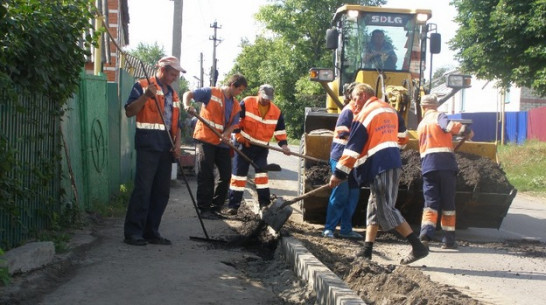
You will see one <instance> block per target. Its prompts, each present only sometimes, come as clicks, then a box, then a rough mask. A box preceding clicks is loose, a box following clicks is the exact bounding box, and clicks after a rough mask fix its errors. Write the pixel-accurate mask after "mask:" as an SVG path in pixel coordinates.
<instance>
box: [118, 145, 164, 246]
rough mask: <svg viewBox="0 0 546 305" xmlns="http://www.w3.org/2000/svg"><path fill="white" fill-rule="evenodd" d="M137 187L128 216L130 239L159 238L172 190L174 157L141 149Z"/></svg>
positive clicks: (138, 161) (132, 195) (138, 158)
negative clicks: (162, 219)
mask: <svg viewBox="0 0 546 305" xmlns="http://www.w3.org/2000/svg"><path fill="white" fill-rule="evenodd" d="M136 158H137V160H136V173H135V187H134V189H133V193H132V194H131V198H130V199H129V205H128V207H127V213H126V215H125V224H124V235H125V237H126V238H131V237H132V238H143V237H144V238H157V237H160V236H161V235H160V234H159V224H160V223H161V218H162V217H163V212H165V208H166V207H167V203H168V202H169V194H170V190H171V169H172V166H171V164H172V162H173V158H172V154H171V152H169V151H166V152H157V151H145V150H137V157H136Z"/></svg>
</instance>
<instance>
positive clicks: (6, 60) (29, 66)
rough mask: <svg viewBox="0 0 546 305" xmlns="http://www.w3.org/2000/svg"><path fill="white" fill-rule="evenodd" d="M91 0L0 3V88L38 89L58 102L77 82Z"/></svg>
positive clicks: (88, 40) (91, 38)
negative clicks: (45, 3)
mask: <svg viewBox="0 0 546 305" xmlns="http://www.w3.org/2000/svg"><path fill="white" fill-rule="evenodd" d="M93 3H94V2H93V1H89V0H73V1H69V2H67V1H48V3H47V5H44V3H43V1H39V0H6V1H2V3H1V4H0V16H2V18H0V48H1V50H2V51H1V52H0V90H2V89H7V90H8V91H10V90H12V89H13V88H14V87H16V86H17V87H18V88H20V89H21V90H28V91H32V92H33V93H35V94H43V95H46V96H48V97H50V98H51V99H52V100H54V101H57V102H59V103H60V104H63V103H65V102H66V100H67V99H68V97H70V95H72V94H73V93H74V92H75V91H76V88H77V86H78V83H79V79H80V78H79V74H80V73H81V71H82V69H83V67H84V65H85V62H86V56H89V55H90V52H89V50H90V49H91V45H92V44H95V43H96V41H97V40H96V39H97V37H98V34H99V33H96V32H95V33H93V34H90V33H92V29H93V25H92V24H91V22H90V20H92V19H93V18H94V15H93V13H94V12H95V10H96V9H95V7H94V6H93Z"/></svg>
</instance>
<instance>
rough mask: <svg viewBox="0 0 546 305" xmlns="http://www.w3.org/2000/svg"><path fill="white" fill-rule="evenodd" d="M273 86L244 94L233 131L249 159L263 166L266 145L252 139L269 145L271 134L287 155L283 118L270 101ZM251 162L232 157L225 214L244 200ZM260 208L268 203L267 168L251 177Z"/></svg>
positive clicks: (265, 163) (235, 210) (233, 209)
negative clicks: (247, 94)
mask: <svg viewBox="0 0 546 305" xmlns="http://www.w3.org/2000/svg"><path fill="white" fill-rule="evenodd" d="M273 96H274V89H273V87H272V86H271V85H268V84H264V85H262V86H260V89H259V90H258V96H247V97H245V98H244V99H243V100H242V101H241V105H240V106H241V115H240V117H241V119H240V122H239V128H237V129H235V130H234V134H235V140H236V141H237V142H238V143H239V145H240V149H241V151H242V152H243V153H244V154H245V155H247V156H248V157H249V158H250V159H252V160H253V161H254V162H255V164H256V165H258V167H259V168H266V165H267V156H268V154H269V150H268V149H267V148H264V147H261V146H257V145H252V144H251V142H255V143H259V144H262V145H269V141H270V140H271V138H272V137H273V136H274V137H275V139H276V140H277V142H278V144H279V146H280V147H282V149H283V151H284V153H285V154H286V155H290V149H289V148H288V145H287V143H288V142H287V141H286V130H285V126H284V117H283V115H282V112H281V110H280V109H279V107H277V106H276V105H275V104H273V102H272V101H273ZM249 166H250V163H249V162H248V161H247V160H246V159H245V158H243V157H240V156H239V154H236V155H235V157H234V158H233V170H232V175H231V184H230V187H229V204H228V214H231V215H236V214H237V211H238V209H239V206H240V205H241V200H242V199H243V192H244V190H245V185H246V180H247V174H248V168H249ZM254 182H255V184H256V189H257V193H258V203H259V204H260V208H263V207H265V206H267V205H269V201H270V192H269V178H268V175H267V171H263V170H258V169H257V170H256V174H255V177H254Z"/></svg>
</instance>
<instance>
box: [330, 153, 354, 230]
mask: <svg viewBox="0 0 546 305" xmlns="http://www.w3.org/2000/svg"><path fill="white" fill-rule="evenodd" d="M337 161H338V160H334V159H330V167H331V168H332V172H333V171H334V170H335V169H336V164H337ZM359 198H360V188H359V187H350V186H349V182H347V181H344V182H343V183H341V184H340V185H338V186H336V187H335V188H333V189H332V193H331V194H330V200H329V201H328V209H327V210H326V222H325V223H324V230H332V231H334V230H335V229H336V226H337V225H338V223H341V224H340V227H341V229H340V232H341V234H348V233H350V232H351V231H352V230H353V214H354V212H355V209H356V206H357V204H358V199H359Z"/></svg>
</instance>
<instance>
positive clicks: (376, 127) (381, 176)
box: [329, 84, 429, 265]
mask: <svg viewBox="0 0 546 305" xmlns="http://www.w3.org/2000/svg"><path fill="white" fill-rule="evenodd" d="M358 86H364V90H362V95H363V96H362V98H363V99H364V100H365V103H364V106H363V108H362V110H360V112H359V113H358V115H357V116H356V118H355V120H354V121H353V123H352V125H351V134H350V136H349V139H348V140H347V144H346V145H345V149H344V151H343V154H342V156H341V158H340V160H339V162H338V163H337V165H336V168H335V171H334V172H333V174H332V176H331V177H330V183H329V184H330V187H336V186H338V185H339V184H340V183H341V182H342V180H343V179H346V178H347V176H348V175H349V174H350V173H351V170H353V172H352V174H353V175H354V178H355V179H356V181H357V182H358V183H359V186H364V185H369V186H370V198H369V200H368V207H367V211H366V213H367V215H366V222H367V224H366V225H367V226H366V239H365V242H364V249H363V250H362V251H361V252H360V253H358V255H361V256H363V257H364V258H366V259H371V257H372V249H373V243H374V241H375V237H376V235H377V231H378V228H379V226H381V228H382V229H383V230H385V231H388V230H391V229H393V228H394V229H395V230H396V231H397V232H398V233H400V235H402V236H404V237H406V238H407V239H408V241H409V242H410V244H411V246H412V251H411V252H410V253H409V254H408V255H407V256H406V257H404V258H403V259H402V260H401V261H400V263H401V264H404V265H405V264H409V263H412V262H414V261H416V260H418V259H421V258H423V257H425V256H427V255H428V252H429V251H428V248H427V247H426V246H425V245H423V243H421V241H420V240H419V238H418V237H417V235H415V233H413V231H412V230H411V227H410V226H409V224H408V223H407V221H406V220H405V219H404V217H403V216H402V214H401V213H400V211H399V210H398V209H396V207H395V204H396V196H397V195H398V183H399V180H400V174H401V172H402V170H401V168H402V160H401V158H400V149H399V148H398V145H399V139H398V135H399V133H400V132H404V131H405V130H406V128H405V126H403V124H400V122H403V121H400V119H399V117H400V115H399V114H398V113H397V111H396V110H395V109H394V108H392V107H391V106H390V105H389V104H388V103H385V102H383V101H381V100H379V99H378V98H377V97H375V91H374V90H373V89H372V87H370V86H369V85H367V84H359V85H358ZM358 86H357V87H355V89H354V90H355V91H356V90H357V89H358Z"/></svg>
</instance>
